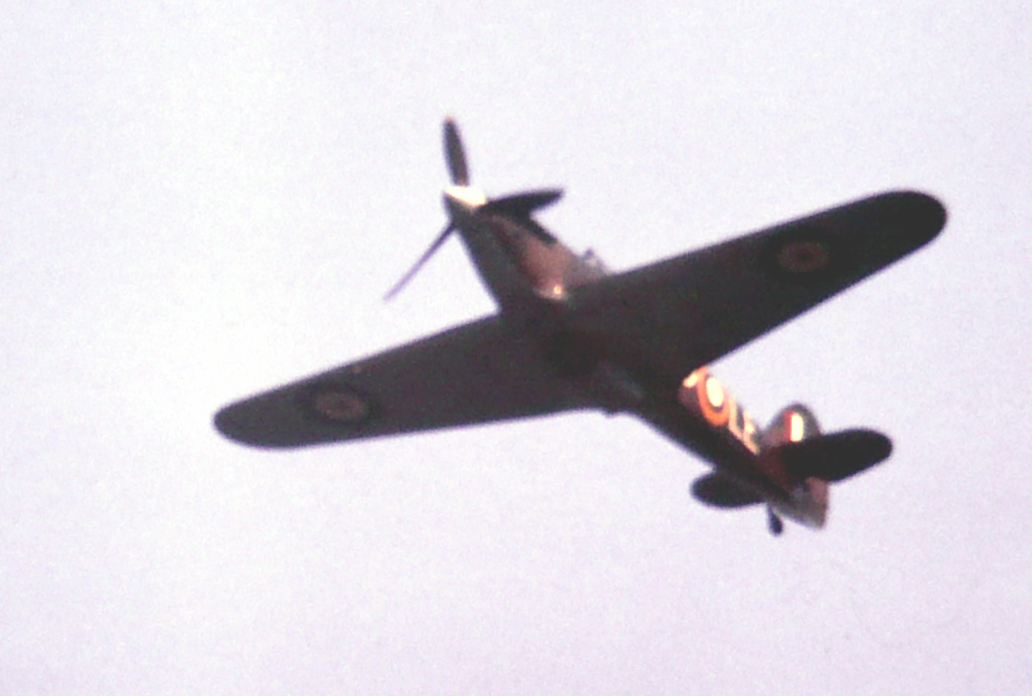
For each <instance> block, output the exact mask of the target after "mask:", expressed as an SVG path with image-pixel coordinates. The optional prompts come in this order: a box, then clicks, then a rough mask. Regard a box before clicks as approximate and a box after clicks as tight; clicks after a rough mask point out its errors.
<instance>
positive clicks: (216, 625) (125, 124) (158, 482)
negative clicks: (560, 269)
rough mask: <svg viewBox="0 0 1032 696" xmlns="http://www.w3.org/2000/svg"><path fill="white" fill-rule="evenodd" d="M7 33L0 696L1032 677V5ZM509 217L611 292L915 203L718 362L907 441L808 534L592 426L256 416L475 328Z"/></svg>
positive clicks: (55, 23) (155, 25)
mask: <svg viewBox="0 0 1032 696" xmlns="http://www.w3.org/2000/svg"><path fill="white" fill-rule="evenodd" d="M349 5H351V3H326V2H307V3H300V2H298V3H293V2H253V1H252V2H235V3H234V2H226V3H206V2H183V3H171V4H170V3H141V2H138V3H90V2H42V3H41V2H21V1H20V0H14V1H13V2H8V3H7V4H6V5H5V8H4V11H3V12H0V37H2V40H0V176H2V180H3V185H2V186H0V211H2V215H0V337H2V341H0V364H2V366H3V375H4V378H5V381H6V384H5V388H4V389H3V390H0V414H2V417H3V422H2V425H0V444H2V451H3V453H4V456H3V458H2V459H0V627H2V630H0V693H5V694H7V693H9V694H196V693H216V694H292V693H368V694H374V693H375V694H415V693H440V694H477V693H485V694H486V693H490V694H529V693H537V694H568V693H592V694H624V693H636V694H638V693H659V694H665V693H669V694H673V693H713V694H716V693H740V694H774V693H792V694H824V693H829V692H831V693H847V694H882V693H890V692H891V693H908V694H938V693H945V692H953V693H971V694H1003V693H1020V692H1025V691H1028V689H1029V687H1030V686H1032V658H1030V657H1029V652H1028V645H1029V642H1030V641H1029V639H1030V629H1029V627H1030V626H1032V595H1030V590H1029V588H1030V586H1032V558H1030V552H1029V550H1028V548H1029V547H1028V534H1029V529H1030V524H1032V447H1030V445H1029V438H1028V434H1027V429H1028V423H1029V421H1030V420H1032V409H1030V407H1029V398H1030V394H1032V377H1030V374H1032V372H1030V370H1029V369H1028V352H1027V350H1026V346H1028V345H1029V344H1030V341H1032V331H1030V321H1029V316H1030V313H1029V307H1028V304H1029V302H1030V300H1032V280H1030V279H1029V278H1030V274H1029V272H1028V269H1029V264H1030V262H1032V242H1030V239H1032V237H1030V231H1032V128H1030V125H1029V114H1032V86H1030V85H1032V81H1030V80H1029V67H1030V66H1032V40H1030V39H1029V32H1028V29H1029V27H1032V10H1030V9H1029V7H1028V5H1027V4H1025V3H1017V2H1014V3H1004V2H997V3H977V4H975V3H961V2H954V3H949V2H947V3H944V2H905V3H898V2H892V3H890V2H864V3H839V4H837V5H835V6H832V5H830V4H826V3H816V2H813V3H808V2H799V3H785V2H761V3H750V4H747V5H742V6H737V7H735V6H732V5H731V4H729V3H718V2H692V3H684V2H668V3H653V4H649V5H646V6H638V7H634V6H632V5H630V4H627V3H615V2H613V3H603V4H601V5H596V6H593V7H591V8H588V7H587V6H586V5H583V4H574V3H563V2H511V1H509V2H461V1H460V2H448V3H440V4H437V5H424V6H419V7H417V6H415V4H413V3H379V4H373V3H367V4H359V3H354V6H349ZM446 114H454V115H455V116H456V117H457V118H458V120H459V122H460V124H461V126H462V128H463V135H464V138H465V141H466V147H467V151H468V154H469V157H470V163H471V169H472V175H473V179H474V181H475V182H476V183H478V184H479V185H481V186H483V187H484V188H485V189H486V190H487V191H488V192H489V193H495V194H498V193H505V192H508V191H511V190H517V189H521V188H524V187H527V186H538V185H550V184H559V185H564V186H566V187H567V197H566V198H565V199H564V201H563V202H562V203H561V204H560V205H559V206H557V207H555V208H554V209H550V210H549V211H548V212H547V213H545V214H544V215H543V216H542V219H543V221H544V222H545V223H546V224H547V225H549V227H550V228H551V229H552V230H554V231H555V232H556V233H557V234H558V235H559V236H561V237H562V238H563V239H564V240H565V241H566V242H568V243H569V244H570V245H571V246H573V247H574V248H577V249H582V248H586V247H588V246H590V247H593V248H594V249H595V250H596V251H597V252H598V253H599V254H600V255H601V256H602V258H604V259H605V260H606V261H607V263H608V264H609V265H610V266H613V267H615V268H618V269H625V268H630V267H632V266H635V265H638V264H641V263H646V262H648V261H651V260H654V259H657V258H660V257H663V256H669V255H673V254H676V253H679V252H681V251H684V250H687V249H690V248H693V247H697V246H700V245H703V244H706V243H710V242H713V241H715V240H718V239H722V238H725V237H728V236H731V235H733V234H737V233H740V232H745V231H748V230H751V229H756V228H759V227H762V226H765V225H768V224H772V223H774V222H778V221H781V220H784V219H788V218H792V217H795V216H798V215H801V214H804V213H807V212H810V211H813V210H817V209H820V208H823V207H827V206H831V205H835V204H838V203H841V202H843V201H846V200H850V199H853V198H857V197H860V196H862V195H866V194H869V193H873V192H877V191H881V190H886V189H892V188H902V187H910V188H918V189H920V190H924V191H927V192H929V193H932V194H934V195H936V196H938V197H940V198H941V199H942V200H943V201H944V202H945V203H946V205H947V207H948V208H949V212H950V219H949V223H948V225H947V228H946V230H945V232H944V233H943V235H942V236H941V237H940V238H939V239H938V240H937V241H936V242H934V243H933V244H932V245H931V246H930V247H929V248H927V249H926V250H923V251H921V252H920V253H919V254H917V255H916V256H914V257H913V258H910V259H907V260H905V261H904V262H902V263H901V264H900V265H899V266H897V267H893V268H891V269H889V270H888V271H886V272H885V273H883V274H881V275H879V276H877V277H875V278H874V279H872V280H870V281H868V282H867V283H865V284H863V285H861V286H859V287H857V288H855V289H853V290H851V291H850V292H848V293H847V294H846V295H844V296H842V297H840V298H837V299H834V300H832V301H831V302H829V303H827V304H826V305H823V306H822V307H820V308H818V309H817V310H815V311H813V312H812V313H810V314H808V315H806V316H804V317H803V318H801V319H799V320H798V321H796V322H794V323H792V324H790V325H788V326H786V327H784V328H783V329H780V330H778V331H776V332H775V333H773V334H772V335H770V336H768V337H766V338H763V339H761V340H760V341H758V342H757V343H755V344H753V345H750V346H748V347H746V348H744V349H743V350H741V351H738V352H737V353H735V354H734V355H732V356H730V357H729V358H727V359H725V360H723V361H722V362H720V363H718V364H717V365H715V366H714V370H715V372H716V373H717V374H718V375H719V376H720V377H721V378H722V381H724V382H725V383H727V384H728V385H729V386H730V388H731V390H732V391H734V393H735V395H736V397H737V398H738V399H739V400H740V401H741V402H743V403H745V404H746V405H747V406H749V408H750V410H751V412H752V413H753V414H754V415H755V416H756V417H757V418H758V419H759V420H760V421H762V422H764V423H766V422H767V420H768V419H769V418H771V417H772V416H773V414H774V412H775V411H776V410H777V409H778V408H779V407H781V406H782V405H784V404H786V403H789V402H791V401H794V400H800V401H803V402H805V403H808V404H809V405H810V406H811V407H813V409H814V410H815V411H816V413H817V416H818V418H819V419H820V420H821V422H822V425H824V426H825V427H826V428H828V429H837V428H843V427H848V426H853V425H867V426H871V427H875V428H879V429H884V430H886V431H887V432H889V433H890V434H891V435H892V436H893V438H894V441H895V445H896V449H895V453H894V455H893V457H892V459H891V460H889V462H887V463H886V464H885V465H884V466H882V467H880V468H878V469H876V470H874V471H872V472H870V473H868V474H865V475H864V476H862V477H860V478H858V479H856V480H855V481H853V482H851V483H850V484H849V485H845V486H842V487H840V488H836V489H835V490H833V500H832V510H831V517H830V522H829V526H828V528H827V529H826V530H825V531H823V532H820V533H812V532H809V531H807V530H804V529H801V528H799V527H796V526H791V527H790V529H789V530H788V531H787V533H786V534H785V536H784V537H782V538H781V539H779V540H773V539H771V538H770V537H769V536H768V534H767V532H766V529H765V522H764V519H763V515H762V514H761V513H759V512H745V513H741V514H721V513H717V512H714V511H711V510H708V509H704V508H702V507H701V506H699V505H698V504H696V503H695V502H694V501H692V499H691V498H690V496H689V494H688V492H687V487H688V485H689V484H690V482H691V480H692V479H693V478H695V477H696V476H698V475H699V474H700V473H702V472H703V471H705V468H704V466H703V465H702V464H701V462H699V461H697V460H695V459H694V458H692V457H691V456H690V455H688V454H687V453H685V452H683V451H681V450H679V449H678V448H676V447H675V446H673V445H672V444H670V443H668V442H666V441H664V440H663V439H662V438H661V437H659V436H658V435H656V434H654V433H652V432H651V431H650V430H649V429H647V428H646V427H645V426H644V425H642V424H640V423H638V422H637V421H634V420H632V419H629V418H615V419H606V418H604V417H603V416H601V415H596V414H581V415H570V416H565V417H561V418H554V419H546V420H535V421H527V422H522V423H515V424H508V425H500V426H491V427H482V428H475V429H470V430H458V431H453V432H447V433H440V434H433V435H424V436H414V437H407V438H400V439H396V440H384V441H379V442H371V443H365V444H358V445H352V446H347V447H328V448H321V449H315V450H311V451H304V452H292V453H286V454H284V453H275V454H274V453H266V452H261V451H256V450H248V449H245V448H241V447H238V446H235V445H233V444H231V443H228V442H226V441H224V440H222V439H220V438H219V437H218V436H217V434H216V433H215V432H214V430H213V429H212V427H211V424H210V419H211V415H212V413H213V412H214V410H215V409H216V408H217V407H219V406H220V405H222V404H223V403H225V402H227V401H229V400H231V399H234V398H236V397H239V396H242V395H245V394H247V393H251V392H254V391H257V390H260V389H264V388H267V387H269V386H272V385H274V384H276V383H278V382H280V381H286V380H288V379H293V378H296V377H299V376H301V375H304V374H307V373H310V372H314V371H316V370H319V369H322V368H326V367H329V366H332V365H334V364H338V363H341V362H345V361H347V360H350V359H353V358H355V357H358V356H361V355H364V354H367V353H370V352H373V351H376V350H379V349H381V348H385V347H388V346H390V345H393V344H396V343H400V342H403V341H407V340H411V339H413V338H415V337H417V336H420V335H421V334H424V333H427V332H430V331H434V330H437V329H440V328H444V327H445V326H448V325H450V324H453V323H456V322H458V321H462V320H464V319H469V318H472V317H474V316H476V315H478V314H481V313H485V312H488V311H490V310H491V309H492V304H491V301H490V299H489V298H488V296H487V295H486V293H485V292H484V291H483V290H482V289H481V287H480V286H479V284H478V282H477V280H476V277H475V275H474V273H473V271H472V270H471V269H470V267H469V264H468V262H467V260H466V258H465V256H464V254H463V253H462V251H461V249H460V247H459V245H458V244H457V243H456V242H450V243H449V244H448V245H447V246H446V247H445V248H444V249H443V250H442V252H441V253H440V254H438V256H437V257H436V258H435V259H434V260H433V261H432V262H431V263H430V264H429V265H428V266H427V267H426V268H425V270H424V271H423V272H422V273H421V274H420V275H419V276H418V277H417V278H416V279H415V280H414V281H413V283H412V284H411V285H410V287H409V288H407V289H406V291H405V292H404V293H403V294H402V295H401V296H400V297H399V298H398V299H397V300H396V301H395V302H393V303H392V304H390V305H387V306H385V305H384V304H383V303H381V301H380V298H381V297H382V295H383V293H384V292H385V291H386V290H387V289H388V288H389V287H390V286H391V284H392V283H393V282H394V281H396V280H397V278H398V277H399V276H400V275H401V274H402V273H403V272H404V271H405V270H406V268H407V267H408V266H409V264H411V263H412V261H414V260H415V258H416V257H417V256H418V254H419V253H420V252H421V251H422V249H423V248H424V247H425V245H426V244H428V243H429V241H430V240H431V239H432V237H433V235H434V234H435V232H436V231H437V230H439V229H440V226H441V225H442V224H443V222H444V214H443V212H442V210H441V207H440V200H439V191H440V189H441V188H442V187H443V186H444V185H445V183H446V174H445V168H444V164H443V161H442V155H441V151H440V132H439V129H440V121H441V119H442V118H443V117H444V116H445V115H446Z"/></svg>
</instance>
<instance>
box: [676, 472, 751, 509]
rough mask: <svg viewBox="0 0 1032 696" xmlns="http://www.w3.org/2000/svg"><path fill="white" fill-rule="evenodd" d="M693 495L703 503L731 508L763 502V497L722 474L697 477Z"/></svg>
mask: <svg viewBox="0 0 1032 696" xmlns="http://www.w3.org/2000/svg"><path fill="white" fill-rule="evenodd" d="M692 495H693V496H695V499H696V500H698V501H699V502H701V503H705V504H706V505H711V506H713V507H718V508H724V509H729V510H733V509H735V508H741V507H748V506H749V505H755V504H757V503H762V502H763V498H761V497H760V496H758V495H756V494H755V493H753V492H752V491H750V490H748V489H745V488H742V487H741V486H740V485H738V484H737V483H735V482H734V481H733V480H732V479H730V478H728V477H727V476H722V475H721V474H707V475H706V476H703V477H701V478H697V479H695V482H694V483H692Z"/></svg>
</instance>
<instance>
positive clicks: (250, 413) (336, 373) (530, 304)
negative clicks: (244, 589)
mask: <svg viewBox="0 0 1032 696" xmlns="http://www.w3.org/2000/svg"><path fill="white" fill-rule="evenodd" d="M444 152H445V159H446V161H447V164H448V171H449V173H450V176H451V182H452V183H451V185H450V186H448V187H447V188H446V189H445V191H444V205H445V209H446V210H447V212H448V222H447V224H446V225H445V227H444V229H443V230H442V231H441V232H440V234H439V235H438V236H437V238H436V239H435V240H434V241H433V243H432V244H431V245H430V247H429V248H428V249H427V250H426V251H425V252H424V253H423V255H422V256H421V257H419V259H418V260H417V261H416V263H415V265H413V267H412V268H411V269H410V270H409V271H408V272H407V273H406V274H405V275H404V276H402V278H401V280H400V281H398V283H397V284H396V285H395V286H394V287H393V288H391V290H390V291H389V292H388V293H387V295H386V298H385V299H388V300H389V299H390V298H392V297H394V296H396V295H397V294H398V292H399V291H401V289H402V288H404V287H405V286H406V285H407V284H408V282H409V281H410V280H411V279H412V278H413V277H414V276H415V275H416V273H418V271H419V270H420V269H421V268H422V267H423V265H424V264H425V263H426V262H427V261H428V260H429V259H430V257H431V256H433V254H434V253H435V252H436V251H437V250H438V249H439V248H440V247H441V245H442V244H444V242H445V241H447V239H448V238H449V236H450V235H451V234H452V233H456V232H457V233H458V234H459V236H460V237H461V238H462V241H463V242H464V244H465V247H466V250H467V252H468V254H469V256H470V258H471V260H472V262H473V264H474V265H475V267H476V270H477V272H478V273H479V276H480V278H481V280H482V281H483V283H484V285H485V286H486V288H487V289H488V291H489V292H490V293H491V295H492V296H493V297H494V299H495V301H496V303H497V305H498V311H497V312H496V313H494V314H491V315H488V316H485V317H482V318H480V319H476V320H474V321H471V322H469V323H466V324H462V325H460V326H456V327H453V328H450V329H448V330H446V331H443V332H441V333H438V334H436V335H433V336H429V337H427V338H423V339H421V340H418V341H415V342H413V343H409V344H406V345H402V346H398V347H396V348H393V349H390V350H387V351H385V352H382V353H379V354H377V355H373V356H370V357H367V358H365V359H362V360H358V361H356V362H352V363H349V364H347V365H343V366H341V367H337V368H335V369H331V370H328V371H326V372H321V373H319V374H316V375H313V376H311V377H308V378H305V379H302V380H300V381H297V382H294V383H291V384H287V385H285V386H281V387H278V388H275V389H272V390H270V391H267V392H264V393H261V394H258V395H255V396H252V397H249V398H246V399H243V400H241V401H238V402H236V403H233V404H230V405H229V406H226V407H225V408H223V409H221V410H220V411H219V412H218V413H217V414H216V415H215V427H216V428H217V429H218V431H219V432H220V433H222V434H223V435H225V436H226V437H228V438H230V439H231V440H235V441H236V442H239V443H242V444H246V445H251V446H254V447H263V448H295V447H304V446H309V445H317V444H325V443H333V442H341V441H347V440H360V439H365V438H373V437H382V436H387V435H400V434H404V433H412V432H419V431H428V430H436V429H440V428H450V427H457V426H466V425H474V424H480V423H489V422H496V421H503V420H512V419H518V418H529V417H534V416H543V415H547V414H554V413H559V412H564V411H573V410H601V411H604V412H605V413H607V414H617V413H628V414H632V415H635V416H637V417H638V418H640V419H641V420H643V421H645V422H646V423H647V424H649V425H650V426H652V427H653V428H655V429H656V430H658V431H659V432H660V433H662V434H663V435H665V436H667V437H669V438H670V439H672V440H673V441H675V442H676V443H678V444H679V445H681V446H682V447H684V448H685V449H687V450H688V451H689V452H692V453H694V454H696V455H698V456H699V457H701V458H703V459H704V460H706V461H707V462H708V463H709V464H711V465H712V467H713V471H712V473H709V474H706V475H704V476H702V477H700V478H698V479H697V480H696V481H695V482H694V483H693V484H692V488H691V491H692V495H693V496H694V497H695V498H696V499H697V500H699V501H700V502H702V503H705V504H707V505H710V506H713V507H716V508H722V509H738V508H745V507H750V506H763V507H764V508H765V509H766V516H767V523H768V527H769V529H770V531H771V532H772V533H773V534H775V535H778V534H780V533H781V532H782V530H783V522H782V518H788V519H791V520H794V521H795V522H798V523H800V524H803V525H805V526H807V527H812V528H820V527H823V526H824V524H825V521H826V519H827V514H828V501H829V487H830V484H832V483H838V482H840V481H843V480H845V479H847V478H849V477H851V476H853V475H855V474H858V473H860V472H862V471H864V470H866V469H868V468H870V467H872V466H874V465H875V464H877V463H879V462H881V461H883V460H884V459H886V458H887V457H888V456H889V454H890V453H891V450H892V444H891V441H890V440H889V438H888V437H886V436H885V435H883V434H881V433H879V432H876V431H874V430H870V429H866V428H854V429H849V430H843V431H839V432H835V433H830V434H826V433H822V432H821V430H820V427H819V426H818V423H817V420H816V418H815V417H814V415H813V413H812V412H811V411H810V410H809V409H808V408H807V407H806V406H803V405H801V404H792V405H790V406H787V407H785V408H784V409H782V411H781V412H780V413H778V414H777V415H776V416H775V418H774V419H773V421H772V422H771V424H770V425H769V426H768V427H767V428H760V427H759V426H758V425H757V424H756V423H755V422H754V421H753V420H752V418H751V417H750V416H749V415H748V413H746V411H745V410H744V409H743V408H742V407H741V405H740V404H739V403H738V402H737V401H736V400H735V398H734V397H733V396H732V395H731V394H730V392H728V391H727V389H725V388H724V386H723V385H722V384H721V383H720V382H719V381H718V380H717V379H716V378H715V377H714V376H713V375H712V374H711V373H710V371H709V368H708V367H707V365H708V364H709V363H711V362H713V361H714V360H717V359H718V358H720V357H721V356H724V355H726V354H728V353H729V352H731V351H733V350H735V349H737V348H739V347H741V346H742V345H744V344H746V343H748V342H750V341H752V340H753V339H755V338H757V337H759V336H761V335H763V334H764V333H766V332H768V331H770V330H771V329H773V328H775V327H777V326H778V325H780V324H782V323H784V322H786V321H788V320H789V319H792V318H794V317H796V316H798V315H799V314H801V313H803V312H805V311H807V310H808V309H810V308H812V307H813V306H815V305H817V304H818V303H820V302H823V301H824V300H826V299H827V298H829V297H831V296H832V295H835V294H837V293H839V292H841V291H842V290H845V289H846V288H848V287H850V286H851V285H853V284H855V283H857V282H859V281H860V280H862V279H864V278H866V277H867V276H869V275H872V274H873V273H875V272H877V271H879V270H881V269H882V268H884V267H886V266H888V265H889V264H891V263H894V262H895V261H897V260H899V259H900V258H902V257H904V256H906V255H908V254H910V253H912V252H913V251H915V250H917V249H918V248H920V247H922V246H924V245H925V244H927V243H928V242H930V241H931V240H932V239H933V238H934V237H935V236H936V235H938V234H939V232H940V231H941V230H942V228H943V226H944V225H945V223H946V210H945V208H944V207H943V206H942V204H941V203H940V202H939V201H937V200H936V199H935V198H933V197H931V196H928V195H925V194H922V193H918V192H913V191H891V192H887V193H882V194H879V195H875V196H870V197H868V198H864V199H861V200H857V201H854V202H851V203H847V204H845V205H841V206H839V207H836V208H832V209H829V210H826V211H823V212H819V213H816V214H813V215H809V216H807V217H803V218H800V219H797V220H793V221H790V222H786V223H782V224H779V225H776V226H774V227H770V228H768V229H764V230H761V231H758V232H753V233H750V234H746V235H744V236H741V237H738V238H736V239H732V240H729V241H726V242H722V243H718V244H715V245H712V246H709V247H706V248H703V249H698V250H696V251H692V252H689V253H686V254H682V255H679V256H675V257H673V258H670V259H666V260H663V261H659V262H656V263H652V264H649V265H646V266H643V267H640V268H637V269H633V270H630V271H626V272H622V273H610V272H609V270H608V269H607V268H606V267H605V266H604V265H603V264H602V262H601V261H600V260H599V259H598V258H597V257H596V256H595V255H594V254H593V253H592V252H590V251H588V252H586V253H585V254H582V255H579V254H576V253H574V252H573V251H571V250H570V249H569V248H567V247H566V246H564V245H563V244H562V243H561V242H560V241H559V240H558V239H556V237H555V236H554V235H552V234H551V233H550V232H549V231H548V230H546V229H545V228H544V227H542V226H541V224H540V223H538V222H537V221H536V220H535V219H534V217H533V214H534V213H535V212H536V211H537V210H540V209H541V208H544V207H545V206H548V205H551V204H553V203H555V202H556V201H557V200H559V198H560V197H561V196H562V190H560V189H542V190H536V191H528V192H523V193H517V194H513V195H509V196H504V197H501V198H488V197H487V196H486V195H485V194H484V192H483V191H482V190H481V189H479V188H476V187H474V186H473V185H471V183H470V174H469V167H468V164H467V161H466V154H465V150H464V148H463V145H462V141H461V139H460V137H459V131H458V128H457V126H456V125H455V123H454V121H452V120H450V119H449V120H446V121H445V123H444Z"/></svg>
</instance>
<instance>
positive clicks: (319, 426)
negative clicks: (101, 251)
mask: <svg viewBox="0 0 1032 696" xmlns="http://www.w3.org/2000/svg"><path fill="white" fill-rule="evenodd" d="M589 405H590V404H589V403H588V402H587V401H586V400H585V399H584V398H583V397H582V396H581V395H580V394H579V393H578V392H576V391H575V390H574V388H573V387H571V386H570V385H569V383H568V382H566V381H564V380H561V379H557V378H556V377H555V376H554V375H553V374H552V373H551V371H550V369H549V368H548V364H547V362H546V361H545V360H544V359H543V358H542V356H541V355H540V353H539V349H538V347H537V345H536V344H535V343H534V342H533V341H532V340H530V339H529V338H527V337H525V336H523V335H520V334H514V333H511V332H510V331H509V330H508V329H507V328H506V327H505V325H503V324H502V323H501V322H500V321H499V319H498V317H497V316H491V317H487V318H484V319H480V320H479V321H474V322H472V323H469V324H465V325H462V326H458V327H455V328H453V329H450V330H448V331H445V332H443V333H440V334H437V335H434V336H430V337H428V338H425V339H423V340H420V341H416V342H415V343H409V344H407V345H404V346H399V347H397V348H394V349H392V350H388V351H386V352H383V353H380V354H378V355H374V356H371V357H369V358H366V359H365V360H360V361H358V362H355V363H351V364H350V365H344V366H342V367H338V368H336V369H334V370H330V371H328V372H324V373H321V374H318V375H313V376H312V377H309V378H307V379H303V380H301V381H298V382H295V383H293V384H288V385H286V386H283V387H279V388H277V389H273V390H272V391H269V392H265V393H263V394H258V395H256V396H253V397H250V398H248V399H244V400H243V401H239V402H237V403H234V404H231V405H229V406H227V407H225V408H223V409H222V410H221V411H219V412H218V413H217V414H216V415H215V427H216V428H218V430H219V432H221V433H222V434H223V435H225V436H226V437H229V438H230V439H233V440H236V441H238V442H241V443H244V444H248V445H254V446H257V447H301V446H305V445H312V444H319V443H327V442H337V441H341V440H356V439H361V438H369V437H378V436H381V435H395V434H399V433H408V432H415V431H421V430H433V429H437V428H448V427H453V426H459V425H471V424H474V423H486V422H489V421H497V420H505V419H512V418H526V417H529V416H537V415H543V414H546V413H554V412H556V411H563V410H568V409H575V408H582V407H587V406H589Z"/></svg>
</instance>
